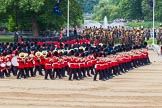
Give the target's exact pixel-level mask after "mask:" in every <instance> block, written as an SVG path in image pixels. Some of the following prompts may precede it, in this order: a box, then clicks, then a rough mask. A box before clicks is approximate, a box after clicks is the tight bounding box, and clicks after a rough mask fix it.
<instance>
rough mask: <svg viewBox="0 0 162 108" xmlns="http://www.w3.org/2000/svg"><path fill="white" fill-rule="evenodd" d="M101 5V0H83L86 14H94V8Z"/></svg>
mask: <svg viewBox="0 0 162 108" xmlns="http://www.w3.org/2000/svg"><path fill="white" fill-rule="evenodd" d="M98 3H99V0H83V2H82V7H83V12H84V13H93V7H94V6H95V5H96V4H98Z"/></svg>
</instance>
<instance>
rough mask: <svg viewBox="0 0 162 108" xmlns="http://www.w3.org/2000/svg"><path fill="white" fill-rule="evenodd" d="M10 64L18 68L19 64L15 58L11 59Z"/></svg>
mask: <svg viewBox="0 0 162 108" xmlns="http://www.w3.org/2000/svg"><path fill="white" fill-rule="evenodd" d="M11 64H12V65H13V66H19V63H18V61H17V56H15V57H13V58H12V59H11Z"/></svg>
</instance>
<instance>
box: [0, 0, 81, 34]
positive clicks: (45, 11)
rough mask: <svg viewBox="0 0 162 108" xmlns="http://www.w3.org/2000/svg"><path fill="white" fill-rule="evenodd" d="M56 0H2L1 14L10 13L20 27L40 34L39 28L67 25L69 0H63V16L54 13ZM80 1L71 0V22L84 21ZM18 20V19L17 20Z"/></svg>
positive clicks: (55, 27) (61, 6) (61, 5)
mask: <svg viewBox="0 0 162 108" xmlns="http://www.w3.org/2000/svg"><path fill="white" fill-rule="evenodd" d="M56 2H57V1H56V0H16V1H15V0H0V3H1V5H0V14H4V13H6V14H9V15H11V16H13V17H14V18H15V19H16V18H18V22H17V23H18V25H20V26H19V27H18V28H20V29H23V28H28V29H29V30H30V29H31V30H32V31H33V35H34V36H35V37H36V36H39V30H45V29H47V28H51V29H57V30H58V29H61V28H63V27H64V26H65V25H66V19H67V1H66V0H62V2H61V4H60V10H61V11H62V16H58V15H56V14H53V9H54V4H55V3H56ZM79 4H80V1H77V0H70V23H71V24H73V25H78V24H81V23H82V21H83V16H82V10H81V6H80V5H79ZM15 22H16V20H15Z"/></svg>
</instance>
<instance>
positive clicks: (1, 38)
mask: <svg viewBox="0 0 162 108" xmlns="http://www.w3.org/2000/svg"><path fill="white" fill-rule="evenodd" d="M13 41H14V37H13V36H0V42H13Z"/></svg>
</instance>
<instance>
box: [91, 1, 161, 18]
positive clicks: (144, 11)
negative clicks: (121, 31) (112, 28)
mask: <svg viewBox="0 0 162 108" xmlns="http://www.w3.org/2000/svg"><path fill="white" fill-rule="evenodd" d="M155 2H156V5H155V19H156V21H162V0H155ZM152 12H153V11H152V8H151V7H150V4H149V0H100V1H99V3H98V4H97V5H95V6H94V16H93V19H94V20H97V21H102V20H103V18H104V16H107V17H108V19H109V20H114V19H116V18H130V19H144V20H145V21H151V20H152V15H153V14H152Z"/></svg>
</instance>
